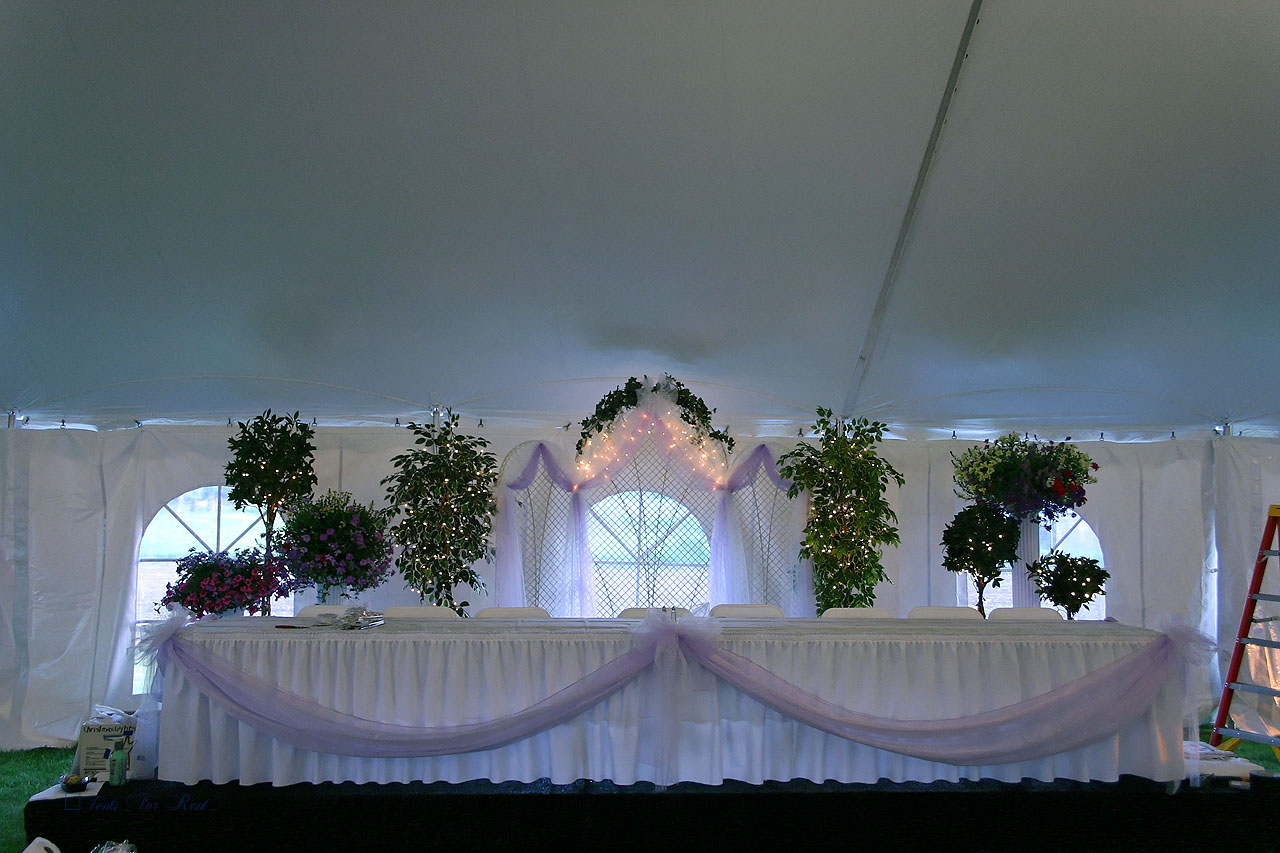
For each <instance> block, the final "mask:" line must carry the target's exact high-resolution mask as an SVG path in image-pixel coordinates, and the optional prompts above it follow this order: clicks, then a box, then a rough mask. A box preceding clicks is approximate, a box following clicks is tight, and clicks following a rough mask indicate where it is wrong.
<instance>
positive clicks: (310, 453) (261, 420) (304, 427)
mask: <svg viewBox="0 0 1280 853" xmlns="http://www.w3.org/2000/svg"><path fill="white" fill-rule="evenodd" d="M238 426H239V432H238V433H237V434H236V435H233V436H232V437H231V438H229V439H228V440H227V445H228V446H229V447H230V449H231V461H230V462H228V463H227V467H226V469H225V473H226V478H227V485H228V486H230V487H231V488H230V490H229V491H228V492H227V498H228V499H229V500H231V501H232V503H234V504H235V507H236V509H244V508H245V507H246V506H252V507H254V508H255V509H257V510H258V515H259V516H260V517H261V518H262V525H263V527H264V528H265V532H264V534H263V540H264V543H265V546H264V548H263V560H264V562H265V563H266V565H267V567H268V568H269V569H271V568H273V567H274V565H275V562H274V560H273V559H272V533H273V531H274V530H275V525H276V518H277V516H278V515H279V513H280V510H281V508H282V507H283V506H285V504H287V503H290V502H292V501H297V500H300V499H302V498H304V497H306V496H307V495H309V494H311V488H312V487H313V486H314V485H315V484H316V472H315V470H314V469H313V468H312V465H313V464H314V463H315V450H316V449H315V446H314V445H313V444H312V443H311V440H312V438H313V437H314V436H315V430H313V429H312V428H311V427H310V425H308V424H306V423H303V422H302V421H301V420H299V419H298V413H297V412H294V413H293V414H292V415H273V414H271V410H270V409H267V410H266V411H265V412H263V413H262V414H261V415H259V416H258V417H256V418H254V419H253V420H251V421H247V422H244V421H242V422H240V423H239V424H238ZM266 612H267V613H270V612H271V611H270V609H269V608H268V609H267V610H266Z"/></svg>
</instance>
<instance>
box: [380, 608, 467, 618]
mask: <svg viewBox="0 0 1280 853" xmlns="http://www.w3.org/2000/svg"><path fill="white" fill-rule="evenodd" d="M382 615H383V616H385V617H387V618H388V619H457V618H458V614H457V613H455V612H454V611H453V609H452V608H449V607H441V606H440V605H438V604H403V605H396V606H395V607H384V608H382Z"/></svg>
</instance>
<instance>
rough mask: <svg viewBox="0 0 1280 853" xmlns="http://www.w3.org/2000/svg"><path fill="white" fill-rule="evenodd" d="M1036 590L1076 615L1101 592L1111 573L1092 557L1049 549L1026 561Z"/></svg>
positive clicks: (1056, 604)
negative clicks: (1034, 559)
mask: <svg viewBox="0 0 1280 853" xmlns="http://www.w3.org/2000/svg"><path fill="white" fill-rule="evenodd" d="M1027 574H1029V575H1031V579H1032V580H1033V581H1035V584H1036V591H1037V592H1039V593H1040V595H1042V596H1043V597H1045V598H1047V599H1049V601H1050V602H1052V603H1053V604H1054V605H1055V606H1057V607H1061V608H1062V609H1063V610H1065V611H1066V612H1067V618H1068V619H1075V618H1076V614H1077V613H1079V612H1080V609H1081V608H1082V607H1084V606H1085V605H1086V604H1088V603H1089V602H1090V601H1093V599H1094V598H1096V597H1097V596H1098V594H1099V593H1101V592H1102V588H1103V586H1104V585H1105V584H1106V582H1107V579H1108V578H1110V577H1111V573H1110V572H1108V571H1107V570H1106V569H1104V568H1102V565H1101V564H1100V563H1099V562H1098V561H1097V560H1095V559H1093V558H1092V557H1073V556H1071V555H1070V554H1068V553H1066V552H1064V551H1050V552H1049V553H1048V554H1045V555H1044V556H1043V557H1041V558H1040V559H1038V560H1036V561H1035V562H1034V563H1030V564H1028V565H1027Z"/></svg>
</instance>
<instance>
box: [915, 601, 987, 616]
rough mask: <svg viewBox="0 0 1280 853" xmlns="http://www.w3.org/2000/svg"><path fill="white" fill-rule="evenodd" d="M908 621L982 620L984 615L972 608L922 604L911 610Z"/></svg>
mask: <svg viewBox="0 0 1280 853" xmlns="http://www.w3.org/2000/svg"><path fill="white" fill-rule="evenodd" d="M907 618H908V619H982V614H981V613H979V612H978V611H977V610H976V609H974V608H972V607H931V606H929V605H926V604H922V605H920V606H919V607H913V608H911V612H909V613H908V614H907Z"/></svg>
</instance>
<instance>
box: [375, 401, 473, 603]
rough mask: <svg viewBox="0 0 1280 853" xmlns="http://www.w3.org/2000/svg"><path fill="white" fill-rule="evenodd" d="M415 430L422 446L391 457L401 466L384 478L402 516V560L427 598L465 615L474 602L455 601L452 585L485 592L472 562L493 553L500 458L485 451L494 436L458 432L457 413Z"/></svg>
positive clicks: (398, 526) (395, 531)
mask: <svg viewBox="0 0 1280 853" xmlns="http://www.w3.org/2000/svg"><path fill="white" fill-rule="evenodd" d="M409 429H410V430H411V431H412V432H413V434H414V436H415V438H414V444H415V445H416V446H415V447H414V448H413V449H411V450H409V451H407V452H405V453H402V454H400V455H399V456H396V457H394V458H393V459H392V460H391V461H392V464H393V465H394V466H395V469H396V470H395V472H394V473H393V474H391V475H390V476H388V477H386V478H385V479H383V481H382V483H383V485H385V486H386V487H387V492H386V495H387V502H388V504H389V505H390V506H389V507H388V509H389V510H390V512H391V513H392V516H393V517H394V518H395V519H396V521H395V523H394V524H393V525H392V527H391V535H392V537H393V538H394V539H395V541H396V544H397V545H399V547H400V553H399V555H398V556H397V557H396V565H397V566H398V567H399V568H400V573H401V574H402V575H403V576H404V579H405V585H406V586H408V587H409V588H411V589H413V590H415V591H417V593H418V596H419V597H420V598H421V599H422V600H424V601H430V602H431V603H433V604H437V605H440V606H442V607H449V608H452V609H453V610H454V611H456V612H457V613H458V614H459V615H460V616H465V615H466V612H465V610H464V608H465V607H467V606H468V605H469V604H470V602H468V601H456V600H455V599H454V594H453V593H454V588H455V587H456V586H458V585H459V584H467V585H468V586H470V587H471V588H472V589H474V590H476V591H477V592H483V591H484V582H483V580H482V579H481V577H480V575H479V574H477V573H476V571H475V568H474V564H475V563H476V562H478V561H480V560H485V561H486V562H487V561H489V560H490V559H492V557H493V549H492V547H491V546H490V544H489V536H490V533H491V532H492V530H493V515H494V513H495V512H496V511H497V504H496V503H495V501H494V497H493V486H494V484H495V483H496V482H497V480H498V463H497V460H496V459H495V458H494V456H493V454H492V453H489V452H488V451H486V450H485V449H484V448H485V447H487V446H488V445H489V442H487V441H485V440H484V439H483V438H480V437H479V436H473V435H467V434H465V433H462V432H459V431H458V416H457V415H455V414H453V412H451V411H450V412H447V413H446V416H445V418H444V419H443V420H442V421H441V422H440V423H438V424H437V423H429V424H421V425H419V424H416V423H411V424H409Z"/></svg>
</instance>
